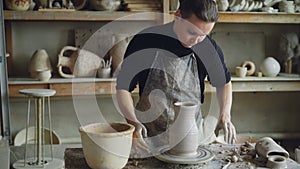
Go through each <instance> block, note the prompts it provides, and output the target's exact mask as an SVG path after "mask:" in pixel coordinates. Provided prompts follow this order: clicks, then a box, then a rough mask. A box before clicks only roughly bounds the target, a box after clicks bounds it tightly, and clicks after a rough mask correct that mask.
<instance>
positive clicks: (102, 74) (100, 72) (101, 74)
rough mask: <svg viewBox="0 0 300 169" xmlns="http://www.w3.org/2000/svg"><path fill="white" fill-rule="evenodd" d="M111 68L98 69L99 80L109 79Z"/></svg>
mask: <svg viewBox="0 0 300 169" xmlns="http://www.w3.org/2000/svg"><path fill="white" fill-rule="evenodd" d="M110 73H111V68H110V67H108V68H99V69H98V77H99V78H110Z"/></svg>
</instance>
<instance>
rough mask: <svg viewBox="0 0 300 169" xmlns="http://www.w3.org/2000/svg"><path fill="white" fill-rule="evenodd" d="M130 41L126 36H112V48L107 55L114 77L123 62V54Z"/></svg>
mask: <svg viewBox="0 0 300 169" xmlns="http://www.w3.org/2000/svg"><path fill="white" fill-rule="evenodd" d="M130 40H131V38H130V37H129V35H128V34H114V35H113V43H114V46H113V47H112V48H111V49H110V50H109V54H110V56H111V57H112V72H113V76H114V77H115V76H116V75H117V74H118V72H119V70H120V65H121V64H122V62H123V58H124V54H125V51H126V49H127V46H128V44H129V42H130Z"/></svg>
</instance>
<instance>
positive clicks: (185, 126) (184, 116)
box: [169, 102, 199, 156]
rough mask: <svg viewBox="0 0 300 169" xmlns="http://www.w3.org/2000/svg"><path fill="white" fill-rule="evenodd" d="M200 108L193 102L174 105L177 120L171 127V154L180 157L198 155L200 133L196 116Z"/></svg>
mask: <svg viewBox="0 0 300 169" xmlns="http://www.w3.org/2000/svg"><path fill="white" fill-rule="evenodd" d="M197 108H198V106H197V105H196V104H194V103H192V102H176V103H174V112H175V116H176V119H175V121H174V123H173V124H172V125H171V126H170V128H169V129H170V131H169V146H170V150H169V153H170V154H173V155H179V156H194V155H196V154H197V149H198V142H199V132H198V127H197V124H196V119H195V114H196V111H197Z"/></svg>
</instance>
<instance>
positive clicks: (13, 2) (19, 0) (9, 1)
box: [5, 0, 31, 11]
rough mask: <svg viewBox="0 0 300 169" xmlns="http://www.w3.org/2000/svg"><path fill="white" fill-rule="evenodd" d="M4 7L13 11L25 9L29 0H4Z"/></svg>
mask: <svg viewBox="0 0 300 169" xmlns="http://www.w3.org/2000/svg"><path fill="white" fill-rule="evenodd" d="M5 3H6V7H7V8H8V9H10V10H14V11H27V10H28V9H29V7H30V4H31V0H5Z"/></svg>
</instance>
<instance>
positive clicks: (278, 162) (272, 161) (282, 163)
mask: <svg viewBox="0 0 300 169" xmlns="http://www.w3.org/2000/svg"><path fill="white" fill-rule="evenodd" d="M266 166H267V167H269V168H272V169H284V168H287V164H286V158H285V157H282V156H278V155H273V156H270V157H268V161H267V164H266Z"/></svg>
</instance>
